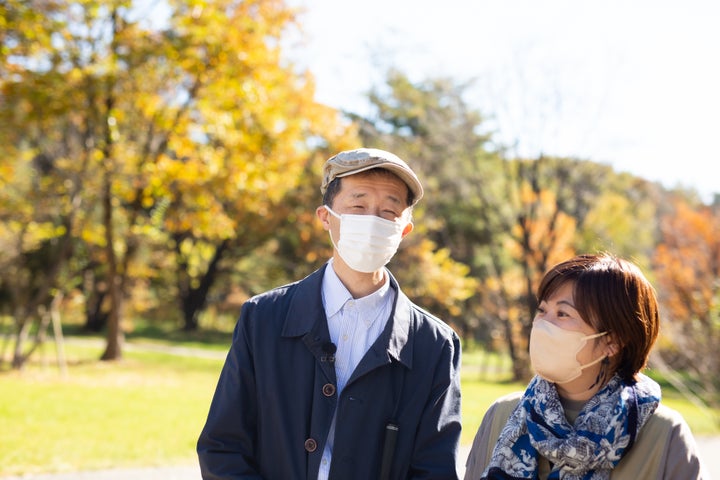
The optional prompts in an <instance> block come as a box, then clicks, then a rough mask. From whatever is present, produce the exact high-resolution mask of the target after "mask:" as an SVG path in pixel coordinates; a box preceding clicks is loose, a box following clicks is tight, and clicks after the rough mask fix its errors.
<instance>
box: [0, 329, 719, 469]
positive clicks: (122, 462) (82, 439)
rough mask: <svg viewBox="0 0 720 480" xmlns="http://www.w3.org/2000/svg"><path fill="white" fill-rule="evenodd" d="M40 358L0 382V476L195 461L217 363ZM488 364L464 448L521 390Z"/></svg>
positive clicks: (83, 349)
mask: <svg viewBox="0 0 720 480" xmlns="http://www.w3.org/2000/svg"><path fill="white" fill-rule="evenodd" d="M227 342H229V337H227ZM138 343H140V340H139V339H133V340H132V345H137V344H138ZM192 346H193V347H194V348H198V347H201V346H202V343H195V344H193V345H192ZM226 348H227V345H226V346H225V347H224V348H220V349H219V348H218V346H217V344H215V346H212V347H210V348H208V351H211V352H215V353H216V354H219V355H222V352H223V351H224V350H225V349H226ZM46 350H47V352H48V353H47V355H46V357H47V359H48V360H49V362H48V364H47V365H45V366H42V365H41V364H33V365H30V366H29V367H28V368H27V369H26V371H24V372H22V373H18V372H2V373H0V476H2V475H13V474H23V473H38V472H49V471H72V470H79V469H99V468H110V467H130V466H153V465H169V464H185V463H187V464H190V463H194V462H196V461H197V460H196V456H195V442H196V440H197V436H198V434H199V432H200V429H201V428H202V425H203V423H204V421H205V415H206V414H207V409H208V406H209V404H210V399H211V397H212V394H213V391H214V388H215V383H216V381H217V377H218V374H219V373H220V368H221V367H222V359H221V358H215V359H208V358H195V357H187V356H180V355H175V354H169V353H163V352H145V351H137V350H135V349H132V350H131V349H129V348H128V349H126V351H125V355H124V357H125V358H124V360H122V361H121V362H116V363H105V362H99V361H97V358H98V357H99V356H100V353H101V351H102V342H99V344H97V343H95V344H87V343H84V344H75V343H73V342H68V344H67V346H66V350H67V356H68V360H69V364H70V365H69V369H68V374H67V376H65V377H63V376H62V375H61V374H60V372H59V370H58V369H57V368H56V367H55V366H54V365H53V363H52V361H53V360H54V350H53V348H52V346H51V345H48V346H47V349H46ZM487 358H488V357H484V356H480V355H479V354H476V353H467V354H465V355H464V365H465V368H464V371H463V383H462V389H463V423H464V431H463V435H462V443H463V444H468V443H470V442H471V441H472V438H473V436H474V434H475V430H476V429H477V426H478V425H479V424H480V421H481V419H482V416H483V414H484V412H485V410H486V409H487V407H488V406H489V405H490V403H492V401H493V400H494V399H495V398H497V397H499V396H501V395H504V394H506V393H509V392H511V391H514V390H518V389H522V388H524V385H521V384H512V383H508V382H505V381H503V375H504V374H502V373H498V374H496V375H495V376H494V375H493V374H489V373H487V372H484V373H483V375H480V373H479V372H480V371H481V367H482V365H481V364H482V363H483V362H485V361H487ZM493 362H494V363H493ZM488 363H489V367H488V368H489V370H491V371H496V370H500V371H502V368H501V367H502V366H501V365H500V363H501V362H500V361H499V360H497V359H494V360H493V359H491V361H489V362H488ZM665 391H666V394H665V395H666V402H667V403H668V404H669V405H670V406H672V407H673V408H676V409H678V410H680V411H681V412H682V413H683V414H684V415H685V418H686V419H687V420H688V423H689V424H690V426H691V428H692V429H693V431H694V432H695V433H696V434H718V433H720V428H718V425H717V424H716V423H714V422H713V421H711V420H709V419H708V416H707V414H706V413H705V412H703V411H702V410H701V409H699V408H697V407H694V406H693V405H691V404H690V403H689V402H687V401H684V400H683V399H682V398H680V397H679V396H678V395H676V394H673V392H672V391H668V390H667V389H666V390H665Z"/></svg>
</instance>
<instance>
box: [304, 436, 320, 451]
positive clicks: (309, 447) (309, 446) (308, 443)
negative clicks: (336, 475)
mask: <svg viewBox="0 0 720 480" xmlns="http://www.w3.org/2000/svg"><path fill="white" fill-rule="evenodd" d="M305 450H306V451H307V452H309V453H312V452H314V451H315V450H317V442H316V441H315V439H314V438H308V439H307V440H305Z"/></svg>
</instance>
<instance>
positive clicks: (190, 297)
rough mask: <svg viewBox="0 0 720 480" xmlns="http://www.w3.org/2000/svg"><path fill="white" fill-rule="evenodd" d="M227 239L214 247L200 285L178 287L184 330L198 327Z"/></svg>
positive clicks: (180, 276) (226, 245)
mask: <svg viewBox="0 0 720 480" xmlns="http://www.w3.org/2000/svg"><path fill="white" fill-rule="evenodd" d="M229 243H230V242H229V240H223V242H222V243H221V244H220V245H218V246H217V247H216V248H215V254H214V255H213V258H212V260H211V261H210V263H209V265H208V268H207V270H206V271H205V273H204V274H203V276H202V278H201V279H200V285H199V286H198V287H197V288H192V287H190V286H189V285H188V286H187V287H186V288H182V287H181V288H179V289H178V291H179V292H180V304H181V307H182V311H183V320H184V325H183V330H185V331H186V332H189V331H196V330H197V329H198V327H199V317H200V313H201V312H202V311H203V309H204V308H205V305H207V297H208V293H209V292H210V288H211V287H212V285H213V284H214V283H215V280H216V278H217V273H218V270H219V266H220V260H221V259H222V256H223V254H224V253H225V251H226V250H227V247H228V245H229ZM183 276H184V277H187V275H179V276H178V277H179V278H183Z"/></svg>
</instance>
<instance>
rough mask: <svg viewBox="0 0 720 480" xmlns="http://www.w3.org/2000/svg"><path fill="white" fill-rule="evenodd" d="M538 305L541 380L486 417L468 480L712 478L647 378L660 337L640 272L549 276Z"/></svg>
mask: <svg viewBox="0 0 720 480" xmlns="http://www.w3.org/2000/svg"><path fill="white" fill-rule="evenodd" d="M538 301H539V302H540V305H539V307H538V311H537V314H536V316H535V319H534V321H533V326H532V331H531V334H530V359H531V361H532V365H533V369H534V370H535V372H536V373H537V375H536V376H535V377H534V378H533V379H532V380H531V382H530V384H529V385H528V387H527V390H525V392H524V394H521V393H520V392H518V393H516V394H512V395H509V396H506V397H503V398H501V399H499V400H497V401H496V402H495V403H494V404H493V405H492V406H491V407H490V409H489V410H488V412H487V413H486V414H485V418H484V419H483V421H482V424H481V425H480V428H479V429H478V432H477V435H476V436H475V440H474V442H473V445H472V449H471V451H470V454H469V456H468V460H467V468H466V472H465V479H466V480H470V479H472V480H477V479H481V478H482V479H510V478H512V479H521V478H532V479H536V478H539V479H545V478H549V479H555V478H557V479H607V478H612V479H627V480H637V479H673V480H677V479H683V480H686V479H700V478H709V477H708V474H707V471H706V470H705V469H704V467H703V466H702V463H701V461H700V459H699V457H698V451H697V448H696V445H695V440H694V438H693V436H692V433H691V432H690V429H689V427H688V426H687V423H686V422H685V421H684V419H683V418H682V417H681V416H680V414H679V413H677V412H675V411H674V410H671V409H670V408H668V407H666V406H664V405H662V404H660V386H659V385H658V384H657V383H655V382H654V381H653V380H651V379H650V378H648V377H646V376H645V375H643V374H641V373H640V371H641V370H642V369H643V368H645V366H646V364H647V359H648V355H649V353H650V349H651V348H652V346H653V343H654V342H655V339H656V338H657V335H658V328H659V325H658V322H659V318H658V305H657V299H656V297H655V291H654V289H653V287H652V286H651V285H650V283H649V282H648V281H647V280H646V279H645V277H644V276H643V274H642V273H641V272H640V270H639V269H638V268H637V267H636V266H635V265H633V264H632V263H630V262H627V261H625V260H622V259H619V258H616V257H613V256H611V255H607V254H602V255H580V256H577V257H575V258H573V259H571V260H568V261H566V262H563V263H560V264H559V265H557V266H555V267H554V268H552V269H551V270H550V271H549V272H548V273H546V274H545V277H544V278H543V279H542V282H541V283H540V288H539V289H538Z"/></svg>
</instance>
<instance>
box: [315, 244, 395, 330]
mask: <svg viewBox="0 0 720 480" xmlns="http://www.w3.org/2000/svg"><path fill="white" fill-rule="evenodd" d="M332 262H333V260H332V258H331V259H330V260H329V261H328V266H327V268H326V269H325V275H323V281H322V299H323V306H324V307H325V313H326V315H327V316H328V318H329V317H332V316H333V315H335V314H336V313H338V312H339V311H340V310H341V309H342V308H343V306H344V305H345V304H346V303H347V302H348V301H350V300H353V296H352V294H351V293H350V292H349V291H348V289H347V287H345V285H343V283H342V281H340V278H339V277H338V276H337V273H335V269H334V268H333V264H332ZM390 292H391V290H390V281H389V278H388V274H387V272H385V283H383V285H382V286H381V287H380V288H379V289H378V290H377V291H375V292H373V293H371V294H370V295H367V296H365V297H362V298H358V299H354V300H355V302H356V304H357V305H358V307H359V308H360V309H363V310H375V309H379V308H381V307H382V306H383V304H384V303H385V302H388V301H390V300H391V299H392V297H391V296H390V295H389V294H390Z"/></svg>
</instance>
